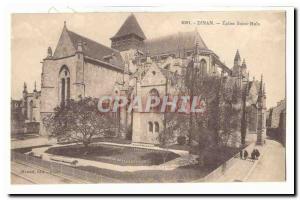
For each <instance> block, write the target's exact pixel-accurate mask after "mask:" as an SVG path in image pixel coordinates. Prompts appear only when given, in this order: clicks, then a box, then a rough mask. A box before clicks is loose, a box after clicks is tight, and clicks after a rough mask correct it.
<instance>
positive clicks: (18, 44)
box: [11, 11, 285, 107]
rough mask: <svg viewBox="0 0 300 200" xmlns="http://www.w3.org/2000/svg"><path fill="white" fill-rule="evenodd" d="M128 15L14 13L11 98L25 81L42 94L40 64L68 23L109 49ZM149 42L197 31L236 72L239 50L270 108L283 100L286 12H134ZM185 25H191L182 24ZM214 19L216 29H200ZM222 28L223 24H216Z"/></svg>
mask: <svg viewBox="0 0 300 200" xmlns="http://www.w3.org/2000/svg"><path fill="white" fill-rule="evenodd" d="M129 14H130V13H86V14H78V13H76V14H14V15H13V16H12V43H11V47H12V98H13V99H19V98H21V96H22V90H23V83H24V81H25V82H26V83H27V85H28V89H29V91H32V90H33V86H34V81H36V82H37V89H38V90H40V79H41V78H40V77H41V69H42V64H41V63H40V62H41V61H42V59H43V58H45V57H46V55H47V48H48V46H51V47H52V49H53V51H54V49H55V47H56V44H57V42H58V39H59V36H60V34H61V31H62V28H63V24H64V21H66V23H67V27H68V29H69V30H72V31H74V32H77V33H78V34H81V35H84V36H86V37H88V38H91V39H93V40H95V41H98V42H99V43H102V44H104V45H107V46H110V39H109V38H111V37H112V36H113V35H114V34H115V33H116V32H117V31H118V29H119V28H120V26H121V25H122V23H123V22H124V20H125V19H126V17H127V16H128V15H129ZM135 16H136V18H137V20H138V22H139V24H140V26H141V28H142V29H143V31H144V33H145V35H146V37H147V38H153V37H159V36H163V35H167V34H170V33H176V32H178V31H190V30H195V29H196V28H197V30H198V32H199V33H200V35H201V36H202V38H203V40H204V41H205V43H206V45H207V46H208V48H209V49H211V50H213V51H214V52H215V53H216V54H217V55H218V56H219V57H220V60H221V61H224V62H225V63H226V65H227V66H229V67H232V65H233V58H234V55H235V52H236V50H237V49H239V51H240V55H241V57H242V58H245V59H246V63H247V67H248V70H249V72H250V77H252V76H255V77H256V79H260V75H261V74H263V75H264V81H265V82H266V92H267V106H268V107H270V106H274V105H276V102H277V101H279V100H281V99H283V98H284V97H285V13H284V12H279V11H276V12H270V11H265V12H261V11H260V12H199V13H135ZM183 20H190V21H191V23H192V24H190V25H184V24H182V21H183ZM197 20H210V21H211V20H212V21H213V22H214V25H197V24H194V22H197ZM224 20H225V21H227V22H228V21H230V22H234V23H235V24H236V22H237V21H239V22H250V21H251V22H258V23H259V24H260V25H259V26H250V25H244V26H237V25H222V23H223V21H224ZM216 23H221V24H216Z"/></svg>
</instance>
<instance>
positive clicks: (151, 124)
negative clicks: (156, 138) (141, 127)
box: [148, 122, 153, 133]
mask: <svg viewBox="0 0 300 200" xmlns="http://www.w3.org/2000/svg"><path fill="white" fill-rule="evenodd" d="M148 131H149V132H150V133H152V132H153V123H152V122H148Z"/></svg>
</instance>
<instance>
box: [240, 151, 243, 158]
mask: <svg viewBox="0 0 300 200" xmlns="http://www.w3.org/2000/svg"><path fill="white" fill-rule="evenodd" d="M240 158H241V159H243V150H240Z"/></svg>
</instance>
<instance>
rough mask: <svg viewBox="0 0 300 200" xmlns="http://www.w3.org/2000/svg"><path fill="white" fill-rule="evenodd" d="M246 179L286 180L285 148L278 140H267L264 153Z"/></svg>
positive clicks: (251, 180)
mask: <svg viewBox="0 0 300 200" xmlns="http://www.w3.org/2000/svg"><path fill="white" fill-rule="evenodd" d="M246 181H249V182H253V181H264V182H267V181H285V148H284V147H283V146H282V145H281V144H280V143H279V142H277V141H274V140H267V143H266V145H265V147H264V154H263V155H262V157H261V158H260V160H259V162H258V163H257V165H256V167H255V168H254V169H253V171H252V173H251V174H249V176H248V178H247V180H246Z"/></svg>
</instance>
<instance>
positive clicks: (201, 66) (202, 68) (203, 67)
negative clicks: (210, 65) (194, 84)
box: [200, 59, 207, 76]
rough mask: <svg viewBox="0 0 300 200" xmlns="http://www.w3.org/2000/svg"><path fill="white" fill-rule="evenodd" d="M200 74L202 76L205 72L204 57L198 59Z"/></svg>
mask: <svg viewBox="0 0 300 200" xmlns="http://www.w3.org/2000/svg"><path fill="white" fill-rule="evenodd" d="M200 74H201V76H204V75H206V74H207V63H206V61H205V60H204V59H202V60H201V61H200Z"/></svg>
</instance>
